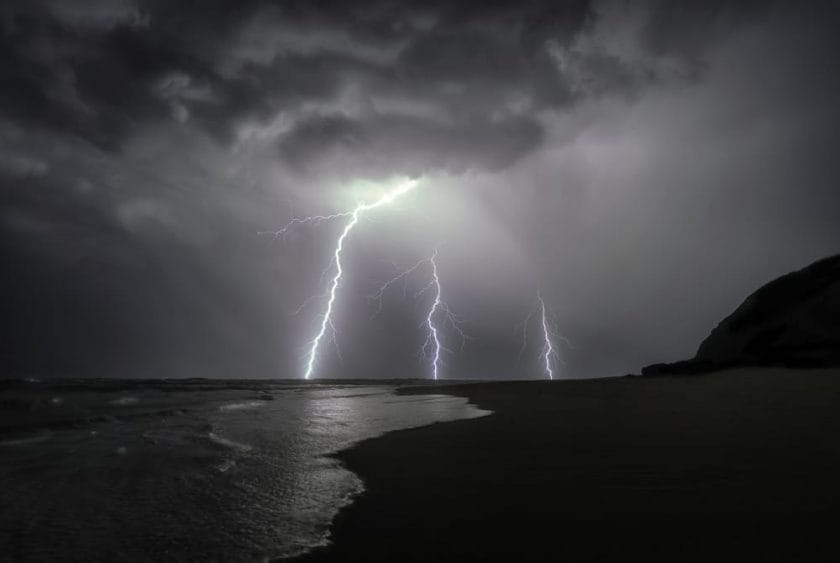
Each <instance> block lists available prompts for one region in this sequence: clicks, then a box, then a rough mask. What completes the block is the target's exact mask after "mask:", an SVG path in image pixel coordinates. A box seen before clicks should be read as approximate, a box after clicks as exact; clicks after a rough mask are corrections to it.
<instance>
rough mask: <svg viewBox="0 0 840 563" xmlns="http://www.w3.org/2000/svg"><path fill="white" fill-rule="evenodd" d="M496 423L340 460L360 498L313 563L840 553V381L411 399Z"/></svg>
mask: <svg viewBox="0 0 840 563" xmlns="http://www.w3.org/2000/svg"><path fill="white" fill-rule="evenodd" d="M399 392H400V393H401V394H427V393H444V394H451V395H456V396H462V397H467V398H468V399H469V400H470V402H471V403H473V404H474V405H475V406H477V407H478V408H481V409H485V410H491V411H493V414H491V415H490V416H486V417H482V418H477V419H470V420H461V421H454V422H447V423H440V424H434V425H431V426H425V427H420V428H414V429H408V430H401V431H397V432H392V433H388V434H386V435H384V436H381V437H378V438H373V439H370V440H366V441H363V442H361V443H359V444H357V445H355V446H353V447H351V448H349V449H347V450H344V451H342V452H340V453H338V454H337V456H336V457H338V458H339V459H341V460H342V461H343V462H344V463H345V465H346V466H347V467H348V469H350V470H351V471H353V472H354V473H356V474H358V475H360V476H361V478H362V479H363V481H364V483H365V489H366V490H365V493H363V494H362V495H361V496H360V497H358V498H357V499H355V501H354V503H353V504H351V505H349V506H347V507H345V508H344V509H343V510H342V511H341V513H340V514H339V516H338V517H337V518H336V519H335V521H334V522H333V525H332V541H333V544H332V545H331V546H329V547H327V548H323V549H320V550H317V551H315V552H312V553H309V554H307V555H304V556H302V557H299V558H297V559H295V561H298V562H310V563H311V562H321V561H427V562H428V561H459V562H460V561H497V560H501V561H505V560H517V561H543V560H553V559H556V560H567V561H575V562H577V561H611V560H618V559H624V558H627V557H637V556H638V557H644V558H645V559H644V560H646V561H659V560H661V561H708V560H709V559H710V558H717V559H720V558H722V557H723V558H724V559H732V558H736V557H742V558H746V560H759V559H762V560H768V561H778V560H803V558H807V557H823V558H824V557H826V556H827V555H829V554H831V555H837V554H838V553H840V550H838V548H837V547H836V543H835V542H834V540H833V537H832V536H831V535H830V534H829V535H823V532H821V529H822V528H825V527H826V526H825V525H826V524H829V523H830V522H831V521H833V518H834V517H835V516H836V514H837V510H838V509H840V484H838V481H837V479H836V474H837V470H838V468H840V440H838V439H837V437H838V436H840V370H838V369H832V370H784V369H740V370H732V371H727V372H720V373H713V374H707V375H701V376H697V375H695V376H691V377H666V378H641V377H639V378H635V377H634V378H631V377H624V378H613V379H600V380H571V381H557V382H499V383H465V384H459V385H452V386H444V385H439V386H430V387H425V386H423V387H409V388H403V389H401V390H400V391H399Z"/></svg>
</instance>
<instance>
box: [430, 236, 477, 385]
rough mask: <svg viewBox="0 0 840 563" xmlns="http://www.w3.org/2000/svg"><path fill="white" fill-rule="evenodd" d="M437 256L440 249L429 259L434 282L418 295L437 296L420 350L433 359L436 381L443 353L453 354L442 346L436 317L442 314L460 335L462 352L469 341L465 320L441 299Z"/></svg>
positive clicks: (433, 375) (432, 364)
mask: <svg viewBox="0 0 840 563" xmlns="http://www.w3.org/2000/svg"><path fill="white" fill-rule="evenodd" d="M437 255H438V249H437V248H436V249H435V251H434V253H433V254H432V257H431V258H429V264H431V266H432V280H431V281H430V282H429V284H428V285H427V286H426V287H425V288H423V289H421V290H420V291H419V292H418V293H417V295H418V296H419V295H422V294H423V293H425V292H427V291H429V290H432V291H433V292H434V296H435V298H434V301H433V302H432V306H431V307H430V308H429V314H428V315H426V320H425V322H424V323H423V324H425V325H426V328H427V330H428V335H427V336H426V341H425V342H424V343H423V346H422V348H421V349H420V352H421V354H422V355H423V356H424V357H427V358H431V366H432V378H433V379H435V380H437V379H438V374H439V373H440V367H441V363H442V359H441V353H442V352H451V351H450V350H449V349H448V348H446V347H445V346H443V344H441V339H440V330H441V329H440V327H439V326H438V325H437V323H436V316H437V317H439V316H440V314H441V313H442V314H443V317H444V319H445V320H446V322H447V323H449V325H450V326H451V327H452V329H453V330H454V331H455V332H456V333H457V334H458V336H459V337H460V339H461V350H463V349H464V345H465V344H466V342H467V340H468V339H469V337H468V336H467V334H466V333H465V332H464V331H463V329H462V328H461V325H462V324H463V322H464V321H463V319H461V318H460V317H458V316H457V315H455V313H453V312H452V310H451V309H450V308H449V305H448V304H447V303H446V301H444V300H443V299H442V297H441V295H442V290H441V286H440V277H439V276H438V269H437ZM436 313H437V315H436ZM430 349H431V352H428V350H430Z"/></svg>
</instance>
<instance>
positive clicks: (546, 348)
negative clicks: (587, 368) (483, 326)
mask: <svg viewBox="0 0 840 563" xmlns="http://www.w3.org/2000/svg"><path fill="white" fill-rule="evenodd" d="M537 313H539V315H540V328H541V329H542V336H543V338H542V343H543V344H542V349H541V351H540V358H541V359H542V363H543V373H544V374H545V376H546V377H548V379H551V380H553V379H554V371H555V366H556V364H557V363H563V360H562V359H561V358H560V353H559V351H558V349H557V347H556V344H555V341H557V340H559V341H562V342H563V343H565V344H566V345H570V344H569V341H568V340H567V339H566V338H564V337H563V336H561V335H560V334H558V332H557V329H556V327H555V326H554V320H553V319H554V313H553V312H552V311H551V309H550V308H549V307H548V305H546V303H545V300H544V299H543V298H542V294H540V293H537V299H536V300H535V301H534V304H533V305H532V306H531V309H530V310H529V312H528V316H527V317H525V319H524V320H523V321H522V322H521V323H520V324H519V325H517V328H518V327H519V326H521V327H522V347H521V348H520V349H519V356H518V357H517V360H516V364H517V365H519V363H520V361H521V360H522V355H523V354H524V353H525V350H526V349H527V347H528V326H529V325H530V324H531V319H533V318H534V316H535V315H536V314H537Z"/></svg>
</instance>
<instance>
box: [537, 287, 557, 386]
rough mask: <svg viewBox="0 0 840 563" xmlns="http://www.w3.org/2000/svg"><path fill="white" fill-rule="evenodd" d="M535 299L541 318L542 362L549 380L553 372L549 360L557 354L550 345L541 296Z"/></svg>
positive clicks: (552, 376) (549, 335)
mask: <svg viewBox="0 0 840 563" xmlns="http://www.w3.org/2000/svg"><path fill="white" fill-rule="evenodd" d="M537 299H538V300H539V302H540V313H541V317H542V319H541V320H542V330H543V360H545V373H547V374H548V378H549V379H554V370H553V369H552V368H551V360H552V358H554V357H555V356H556V355H557V352H556V351H555V350H554V345H553V344H552V343H551V332H550V331H549V328H548V321H547V319H546V314H545V301H543V298H542V295H538V296H537Z"/></svg>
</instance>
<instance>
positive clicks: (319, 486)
mask: <svg viewBox="0 0 840 563" xmlns="http://www.w3.org/2000/svg"><path fill="white" fill-rule="evenodd" d="M255 385H256V384H255ZM256 387H258V388H251V389H233V390H232V389H227V388H224V387H219V388H214V389H210V390H207V389H202V390H201V391H196V390H192V389H190V388H189V386H188V385H187V386H184V387H183V388H178V390H176V391H170V390H165V391H162V390H159V389H150V390H142V389H141V390H140V391H139V392H138V390H137V389H133V390H132V393H131V395H130V396H131V397H132V398H134V399H136V400H132V401H120V400H119V399H120V397H125V396H127V394H126V393H117V392H115V390H113V389H108V390H98V389H86V388H82V389H81V390H79V389H76V390H73V391H69V392H64V393H63V394H62V401H61V402H59V403H54V402H52V401H40V399H39V398H38V395H39V394H43V395H44V396H45V397H46V396H47V395H49V396H56V395H57V394H56V392H55V390H53V389H46V388H33V389H30V388H27V389H25V390H23V391H20V392H18V391H17V390H15V391H14V392H13V393H12V394H11V395H13V396H12V397H11V399H10V400H8V401H6V404H10V405H12V406H15V405H19V406H22V407H24V406H26V405H27V404H28V405H29V406H30V407H31V405H32V404H37V405H39V409H43V413H42V416H41V417H40V418H41V419H43V421H46V422H43V421H42V422H43V423H42V424H39V423H38V420H29V419H27V420H29V422H30V427H29V428H28V429H26V431H25V432H22V431H20V430H19V429H16V430H15V433H10V432H9V431H8V428H7V427H6V426H7V425H5V424H4V426H3V427H4V428H5V429H6V430H7V431H6V432H5V433H4V434H3V436H2V439H0V454H2V455H0V477H2V480H3V483H4V486H3V487H2V490H0V506H3V510H2V514H0V546H4V547H9V548H10V549H11V551H7V552H8V553H13V554H17V555H18V556H19V557H20V558H38V557H41V558H63V559H66V558H76V559H78V558H84V557H85V556H89V557H92V556H94V555H95V557H94V558H96V559H103V558H106V559H110V560H143V559H155V560H161V559H176V560H182V559H191V560H195V559H205V560H226V561H237V560H259V559H264V558H266V557H277V556H283V555H290V554H294V553H298V552H300V551H301V550H304V549H306V548H308V547H312V546H315V545H319V544H322V543H323V542H324V541H325V538H326V533H327V530H328V527H329V523H330V521H331V519H332V517H333V516H334V514H335V513H336V512H337V510H338V509H339V508H340V507H341V506H342V505H343V504H345V503H346V502H347V501H348V499H349V498H350V497H351V496H352V495H354V494H357V493H358V492H360V491H361V489H362V485H361V482H360V481H359V479H358V478H357V477H356V476H355V475H353V474H352V473H350V472H349V471H347V470H345V469H344V468H343V467H341V465H340V464H339V463H338V462H337V461H336V460H334V459H332V458H329V457H324V456H325V454H329V453H331V452H335V451H338V450H340V449H343V448H346V447H347V446H349V445H350V444H352V443H354V442H356V441H359V440H363V439H366V438H370V437H373V436H377V435H380V434H382V433H384V432H388V431H391V430H397V429H402V428H409V427H413V426H420V425H425V424H430V423H433V422H443V421H447V420H456V419H462V418H473V417H476V416H482V415H483V414H485V413H484V412H483V411H480V410H478V409H476V408H474V407H472V406H470V405H468V404H467V403H466V400H464V399H461V398H455V397H448V396H442V395H426V396H406V397H402V396H397V395H394V394H393V393H392V390H393V387H388V386H374V385H364V386H363V385H307V386H300V385H290V384H287V385H282V384H277V383H273V384H266V385H265V386H263V387H260V386H259V385H257V386H256ZM255 393H257V394H255ZM18 395H19V396H18ZM7 396H9V392H4V399H6V398H7ZM266 399H272V400H266ZM27 401H29V403H27ZM32 401H35V403H33V402H32ZM41 405H42V406H41ZM35 410H36V411H38V409H35ZM28 412H29V413H30V414H29V415H26V416H28V417H29V418H31V412H32V409H31V408H29V410H28ZM80 413H81V414H80ZM7 414H8V413H7ZM11 415H12V418H13V415H14V413H11ZM22 416H23V415H21V417H22ZM62 417H63V418H62ZM18 420H20V417H18ZM68 420H69V423H68V424H66V425H65V423H67V422H68ZM91 420H92V421H91ZM7 435H8V436H10V437H9V438H8V439H7V437H6V436H7ZM44 436H46V438H44ZM28 437H36V438H37V440H34V441H32V440H29V441H27V439H28ZM4 442H5V444H4Z"/></svg>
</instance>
